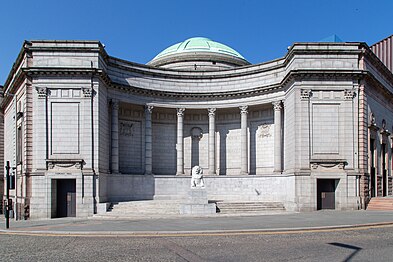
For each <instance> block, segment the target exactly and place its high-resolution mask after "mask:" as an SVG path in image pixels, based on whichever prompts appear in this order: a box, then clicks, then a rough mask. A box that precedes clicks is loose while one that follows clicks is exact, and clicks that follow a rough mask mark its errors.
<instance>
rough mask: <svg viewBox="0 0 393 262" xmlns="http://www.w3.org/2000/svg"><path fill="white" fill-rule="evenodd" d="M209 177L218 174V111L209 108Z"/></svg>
mask: <svg viewBox="0 0 393 262" xmlns="http://www.w3.org/2000/svg"><path fill="white" fill-rule="evenodd" d="M208 112H209V175H215V174H216V165H215V163H216V159H215V152H216V139H215V137H216V121H215V120H216V119H215V117H216V109H215V108H209V109H208Z"/></svg>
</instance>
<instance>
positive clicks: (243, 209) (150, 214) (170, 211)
mask: <svg viewBox="0 0 393 262" xmlns="http://www.w3.org/2000/svg"><path fill="white" fill-rule="evenodd" d="M182 203H184V201H180V200H143V201H142V200H140V201H127V202H119V203H113V205H112V206H111V207H110V208H109V210H108V212H106V213H105V214H97V215H94V217H95V218H102V219H132V218H165V217H175V216H180V215H181V214H180V206H181V204H182ZM216 205H217V215H221V214H222V215H241V214H246V215H250V214H255V215H257V214H263V213H264V214H267V213H279V212H285V207H284V205H283V204H282V203H279V202H216Z"/></svg>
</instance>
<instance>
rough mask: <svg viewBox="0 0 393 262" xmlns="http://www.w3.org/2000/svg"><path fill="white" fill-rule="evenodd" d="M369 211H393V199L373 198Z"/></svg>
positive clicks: (369, 204)
mask: <svg viewBox="0 0 393 262" xmlns="http://www.w3.org/2000/svg"><path fill="white" fill-rule="evenodd" d="M367 210H380V211H393V197H373V198H371V200H370V202H369V203H368V206H367Z"/></svg>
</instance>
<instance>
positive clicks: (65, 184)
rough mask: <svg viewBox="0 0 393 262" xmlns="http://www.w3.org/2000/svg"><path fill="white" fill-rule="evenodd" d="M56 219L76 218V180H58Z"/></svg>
mask: <svg viewBox="0 0 393 262" xmlns="http://www.w3.org/2000/svg"><path fill="white" fill-rule="evenodd" d="M56 191H57V195H56V217H76V182H75V179H57V190H56Z"/></svg>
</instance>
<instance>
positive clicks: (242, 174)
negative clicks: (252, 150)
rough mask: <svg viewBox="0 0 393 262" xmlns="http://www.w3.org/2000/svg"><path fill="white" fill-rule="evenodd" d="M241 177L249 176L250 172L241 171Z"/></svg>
mask: <svg viewBox="0 0 393 262" xmlns="http://www.w3.org/2000/svg"><path fill="white" fill-rule="evenodd" d="M240 175H241V176H248V172H244V171H241V172H240Z"/></svg>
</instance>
